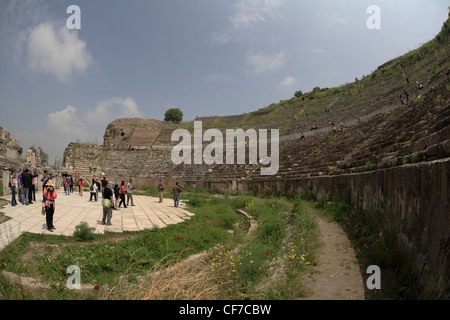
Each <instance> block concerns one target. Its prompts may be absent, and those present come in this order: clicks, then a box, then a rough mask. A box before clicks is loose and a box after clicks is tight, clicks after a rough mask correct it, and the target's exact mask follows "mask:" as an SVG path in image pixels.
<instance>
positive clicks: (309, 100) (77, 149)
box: [64, 21, 450, 296]
mask: <svg viewBox="0 0 450 320" xmlns="http://www.w3.org/2000/svg"><path fill="white" fill-rule="evenodd" d="M449 30H450V28H449V21H447V22H446V23H445V24H444V27H443V29H442V31H441V33H440V34H439V35H438V36H437V37H436V38H435V39H434V40H433V41H431V42H430V43H427V44H425V45H424V46H422V47H421V48H419V49H417V50H414V51H412V52H410V53H408V54H406V55H404V56H402V57H399V58H397V59H394V60H392V61H389V62H388V63H386V64H384V65H382V66H380V67H379V68H378V69H377V70H375V71H374V72H373V73H372V74H371V75H369V76H366V77H364V78H363V79H360V80H358V79H356V81H355V82H353V83H350V84H346V85H343V86H341V87H338V88H332V89H328V88H325V89H321V90H316V91H314V92H311V93H308V94H304V95H302V96H301V97H297V98H292V99H290V100H286V101H282V102H280V103H279V104H273V105H270V106H268V107H266V108H263V109H260V110H258V111H255V112H252V113H248V114H242V115H235V116H223V117H218V116H217V117H200V118H197V119H196V120H197V121H202V123H203V127H204V129H207V128H217V129H219V130H221V132H222V133H224V132H225V130H226V129H229V128H243V129H248V128H255V129H279V130H280V145H279V154H280V159H279V171H278V173H277V174H276V175H275V176H261V175H260V170H261V168H260V167H259V166H258V165H254V164H249V163H248V157H247V162H246V163H245V164H233V165H228V164H227V165H218V164H215V165H206V164H203V165H184V164H181V165H175V164H174V163H173V162H172V161H171V150H172V149H173V147H174V145H176V144H177V143H178V142H177V141H171V135H172V133H173V131H174V130H175V129H178V128H183V129H187V130H189V131H190V132H191V133H192V132H193V122H187V123H181V124H168V123H163V122H161V121H157V120H151V119H118V120H115V121H113V122H112V123H111V124H109V125H108V127H107V128H106V130H105V135H104V142H103V145H93V144H80V143H71V144H69V145H68V147H67V148H66V150H65V152H64V160H65V168H66V170H67V171H70V172H77V175H78V176H81V177H83V178H85V179H88V180H90V179H91V178H92V177H100V176H106V177H107V178H108V179H109V180H115V181H117V180H126V179H129V178H133V179H134V181H135V182H136V185H138V186H139V185H141V186H142V185H152V186H156V184H157V183H158V182H157V180H158V179H162V180H164V182H165V184H166V185H170V184H172V183H174V182H175V181H181V182H182V183H183V184H184V185H187V186H192V187H194V188H195V187H202V188H216V189H218V190H220V191H226V192H254V193H257V192H265V191H269V192H282V193H300V194H313V195H314V196H316V197H326V198H327V199H339V198H340V199H343V198H345V199H346V200H348V201H350V202H351V203H352V204H354V205H355V206H357V207H361V208H363V209H365V210H369V211H370V210H376V211H380V212H382V213H383V217H384V219H386V220H387V221H389V223H391V224H392V226H394V228H395V229H396V231H397V232H398V235H399V243H402V245H403V246H404V247H406V248H408V250H409V251H411V252H414V255H415V257H416V258H415V259H416V261H415V268H416V271H417V272H419V273H420V277H421V280H423V282H424V283H432V284H433V285H432V288H431V289H429V290H431V291H433V292H436V295H440V296H445V295H446V294H447V295H448V288H449V284H450V83H449V68H450V59H449V57H450V55H449V50H450V40H449V37H448V34H449ZM416 81H419V82H421V83H423V84H424V88H423V89H421V90H418V88H417V87H416V83H415V82H416ZM406 95H407V96H408V98H407V99H408V102H407V103H405V101H401V99H405V96H406ZM325 108H327V111H328V110H329V112H325V111H324V109H325ZM329 121H333V122H335V123H336V124H338V123H340V122H341V121H342V122H343V123H344V125H345V127H344V129H343V130H337V131H336V132H335V131H334V130H333V128H332V127H331V126H329ZM313 124H318V125H319V129H317V130H310V127H311V125H313ZM336 126H337V125H336ZM301 132H303V133H304V137H305V138H304V139H300V137H301ZM206 146H207V143H204V145H203V148H205V147H206ZM245 148H246V154H248V146H245ZM90 166H91V167H92V171H91V170H90ZM430 279H431V280H430Z"/></svg>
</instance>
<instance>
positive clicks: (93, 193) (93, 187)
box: [89, 179, 98, 202]
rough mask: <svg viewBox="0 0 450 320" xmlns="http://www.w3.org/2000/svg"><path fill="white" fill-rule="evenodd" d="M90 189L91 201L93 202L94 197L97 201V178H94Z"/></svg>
mask: <svg viewBox="0 0 450 320" xmlns="http://www.w3.org/2000/svg"><path fill="white" fill-rule="evenodd" d="M89 191H90V192H91V197H90V198H89V201H91V202H92V197H94V199H95V201H97V192H98V189H97V184H96V183H95V180H94V179H92V182H91V185H90V187H89Z"/></svg>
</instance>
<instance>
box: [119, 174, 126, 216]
mask: <svg viewBox="0 0 450 320" xmlns="http://www.w3.org/2000/svg"><path fill="white" fill-rule="evenodd" d="M126 193H127V189H126V188H125V180H122V183H121V184H120V202H119V208H120V206H121V205H122V203H123V207H124V208H125V209H126V208H127V205H126V204H125V194H126Z"/></svg>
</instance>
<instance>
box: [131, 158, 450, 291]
mask: <svg viewBox="0 0 450 320" xmlns="http://www.w3.org/2000/svg"><path fill="white" fill-rule="evenodd" d="M180 182H181V184H183V185H184V186H190V187H194V188H216V189H218V190H221V191H226V192H231V191H240V192H264V191H271V192H282V193H287V194H292V193H294V192H297V193H300V194H303V195H306V194H315V195H317V197H326V198H328V199H344V197H347V200H349V201H351V203H352V204H353V205H355V206H356V207H359V208H362V209H365V210H368V211H369V212H370V211H379V212H381V213H382V215H383V217H384V219H386V220H387V221H388V223H390V224H391V225H392V227H394V228H395V230H396V231H397V233H398V235H399V244H400V245H401V246H402V247H403V248H405V247H406V248H409V249H408V250H409V252H410V253H413V254H414V256H415V257H414V261H415V265H414V266H413V269H414V270H418V272H420V279H421V282H422V284H423V288H422V293H423V295H424V296H426V297H428V298H429V297H432V298H444V299H448V298H450V292H449V291H450V158H446V159H441V160H436V161H431V162H423V163H416V164H410V165H404V166H400V167H394V168H389V169H383V170H377V171H372V172H365V173H359V174H347V175H339V176H321V177H312V178H305V179H293V180H253V181H250V180H224V181H180ZM164 183H165V184H166V186H169V187H170V188H171V186H172V185H174V184H175V181H172V180H165V181H164ZM137 184H138V185H146V184H147V185H154V186H156V185H157V180H145V179H141V180H139V181H137ZM169 190H170V189H169Z"/></svg>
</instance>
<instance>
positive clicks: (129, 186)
mask: <svg viewBox="0 0 450 320" xmlns="http://www.w3.org/2000/svg"><path fill="white" fill-rule="evenodd" d="M132 182H133V180H131V179H130V182H128V184H127V206H129V205H130V199H131V206H132V207H134V204H133V194H132V192H133V189H134V186H133V185H132Z"/></svg>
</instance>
